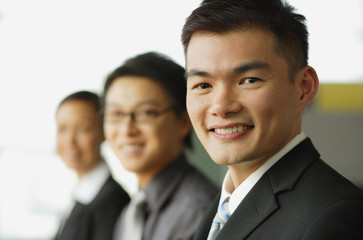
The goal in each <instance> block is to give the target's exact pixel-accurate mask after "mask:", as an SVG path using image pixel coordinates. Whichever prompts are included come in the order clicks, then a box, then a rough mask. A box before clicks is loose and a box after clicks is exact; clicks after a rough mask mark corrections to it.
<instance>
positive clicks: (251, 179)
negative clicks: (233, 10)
mask: <svg viewBox="0 0 363 240" xmlns="http://www.w3.org/2000/svg"><path fill="white" fill-rule="evenodd" d="M305 138H306V136H305V134H304V132H301V133H300V134H298V135H297V136H295V137H294V138H293V139H292V140H291V141H290V142H289V143H288V144H286V145H285V147H283V148H282V149H281V150H280V151H279V152H277V153H276V154H275V155H273V156H272V157H271V158H270V159H268V160H267V161H266V162H265V163H264V164H263V165H261V166H260V167H259V168H258V169H257V170H256V171H254V172H253V173H252V174H251V175H250V176H248V177H247V178H246V180H244V181H243V182H242V183H241V184H240V185H239V186H238V187H237V188H236V189H235V190H234V191H233V192H229V191H228V189H233V185H232V180H231V177H230V171H229V170H228V171H227V173H226V176H225V177H224V180H223V185H222V190H221V198H220V200H219V205H218V207H220V206H221V204H222V203H223V201H224V200H225V199H226V198H227V197H229V198H230V199H229V203H228V210H229V213H230V215H232V214H233V212H234V211H235V210H236V208H237V207H238V205H239V204H240V203H241V202H242V200H243V199H244V198H245V196H246V195H247V194H248V193H249V191H250V190H251V189H252V188H253V186H255V184H256V183H257V182H258V180H259V179H260V178H261V177H262V175H263V174H264V173H265V172H266V171H267V170H268V169H269V168H270V167H272V166H273V165H274V164H275V163H276V162H277V161H279V160H280V159H281V158H282V157H283V156H284V155H285V154H286V153H288V152H289V151H290V150H291V149H293V148H294V147H295V146H296V145H298V144H299V143H300V142H302V141H303V140H304V139H305Z"/></svg>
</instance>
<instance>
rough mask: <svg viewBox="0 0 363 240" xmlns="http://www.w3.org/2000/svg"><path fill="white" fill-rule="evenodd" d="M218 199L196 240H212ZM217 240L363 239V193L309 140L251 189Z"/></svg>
mask: <svg viewBox="0 0 363 240" xmlns="http://www.w3.org/2000/svg"><path fill="white" fill-rule="evenodd" d="M218 201H219V197H218V198H217V199H215V201H214V203H213V204H212V205H213V206H212V208H211V209H210V211H209V212H208V214H207V215H206V216H205V218H204V220H203V221H202V223H201V224H200V226H199V231H198V233H197V235H196V237H195V238H194V239H195V240H202V239H203V240H205V239H207V236H208V233H209V229H210V226H211V223H212V220H213V218H214V215H215V213H216V211H217V207H218ZM217 239H224V240H234V239H250V240H252V239H259V240H265V239H268V240H285V239H286V240H293V239H302V240H307V239H318V240H324V239H326V240H332V239H339V240H342V239H360V240H361V239H363V193H362V191H361V190H359V189H358V188H357V187H355V186H354V185H353V184H352V183H351V182H349V181H348V180H347V179H345V178H344V177H342V176H341V175H340V174H339V173H337V172H336V171H335V170H333V169H332V168H331V167H329V166H328V165H327V164H325V163H324V162H323V161H322V160H321V159H320V156H319V153H318V152H317V151H316V149H315V148H314V146H313V144H312V143H311V141H310V139H305V140H304V141H303V142H301V143H300V144H299V145H297V146H296V147H295V148H294V149H292V150H291V151H290V152H289V153H287V154H286V155H285V156H284V157H282V158H281V159H280V160H279V161H278V162H277V163H276V164H275V165H274V166H272V167H271V168H270V169H269V170H268V171H267V172H266V173H265V174H264V175H263V176H262V177H261V179H260V180H259V181H258V182H257V183H256V185H255V186H254V187H253V188H252V189H251V191H250V192H249V193H248V195H247V196H246V197H245V199H244V200H243V201H242V202H241V203H240V204H239V206H238V207H237V209H236V210H235V212H234V213H233V214H232V216H231V217H230V218H229V220H228V221H227V223H226V224H225V225H224V227H223V229H222V230H221V231H220V233H219V235H218V236H217Z"/></svg>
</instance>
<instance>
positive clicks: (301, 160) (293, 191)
mask: <svg viewBox="0 0 363 240" xmlns="http://www.w3.org/2000/svg"><path fill="white" fill-rule="evenodd" d="M182 42H183V45H184V50H185V56H186V70H187V73H186V76H187V109H188V113H189V116H190V118H191V121H192V124H193V127H194V129H195V131H196V133H197V135H198V137H199V139H200V141H201V142H202V144H203V146H204V147H205V148H206V150H207V152H208V153H209V155H210V156H211V158H212V159H213V161H214V162H216V163H217V164H220V165H227V166H228V168H229V171H228V172H227V174H226V176H225V179H224V182H223V187H222V191H221V194H220V196H219V198H218V199H216V201H215V202H214V205H213V208H212V209H211V211H210V212H209V213H208V214H207V216H206V218H205V220H204V221H203V222H202V224H201V226H200V230H199V232H198V233H197V236H196V238H195V239H198V240H199V239H228V240H231V239H270V240H271V239H276V240H277V239H278V240H281V239H289V240H290V239H329V240H331V239H363V227H362V226H363V195H362V192H361V191H360V190H359V189H358V188H357V187H355V186H354V185H353V184H352V183H351V182H349V181H348V180H347V179H345V178H344V177H342V176H341V175H340V174H338V173H337V172H336V171H335V170H333V169H332V168H331V167H329V166H328V165H327V164H326V163H324V162H323V161H322V160H321V159H320V155H319V153H318V151H317V150H316V149H315V148H314V146H313V144H312V142H311V140H310V139H309V138H307V137H306V136H305V134H304V132H303V131H302V112H303V110H304V109H305V108H306V107H307V106H308V105H309V104H310V103H311V101H312V99H313V98H314V97H315V95H316V93H317V90H318V85H319V80H318V76H317V74H316V72H315V70H314V68H312V67H311V66H309V65H308V31H307V29H306V25H305V17H304V16H302V15H300V14H298V13H296V12H295V9H294V8H293V7H292V6H291V5H289V4H288V3H286V2H285V1H284V2H281V1H279V0H276V1H271V0H205V1H204V2H202V3H201V5H200V6H199V7H198V8H197V9H196V10H194V11H193V12H192V14H191V15H190V16H189V17H188V19H187V20H186V23H185V25H184V28H183V33H182Z"/></svg>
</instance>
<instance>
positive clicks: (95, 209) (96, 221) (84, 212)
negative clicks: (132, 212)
mask: <svg viewBox="0 0 363 240" xmlns="http://www.w3.org/2000/svg"><path fill="white" fill-rule="evenodd" d="M129 200H130V198H129V196H128V194H127V193H126V192H125V191H124V189H123V188H121V186H120V185H119V184H118V183H117V182H116V181H115V180H114V179H113V178H112V177H111V176H110V177H109V178H108V179H107V181H106V183H105V184H104V185H103V186H102V188H101V190H100V192H99V193H98V194H97V196H96V198H95V199H94V200H93V201H92V202H91V203H90V204H88V205H83V204H81V203H78V202H77V203H76V205H75V206H74V208H73V209H72V212H71V214H70V216H69V217H68V219H67V221H66V222H65V225H64V227H63V229H62V231H61V232H59V233H58V234H57V236H56V237H55V240H111V239H112V234H113V229H114V226H115V223H116V220H117V218H118V215H119V214H120V212H121V210H122V209H123V208H124V206H126V205H127V203H128V202H129Z"/></svg>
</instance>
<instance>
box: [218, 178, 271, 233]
mask: <svg viewBox="0 0 363 240" xmlns="http://www.w3.org/2000/svg"><path fill="white" fill-rule="evenodd" d="M277 208H278V205H277V203H276V200H275V196H274V193H273V190H272V188H271V184H270V182H269V179H268V178H267V177H263V178H261V179H260V181H259V182H258V184H256V185H255V187H254V188H253V191H252V192H250V194H248V195H247V196H246V197H245V199H244V200H243V201H242V202H241V203H240V205H239V206H238V208H237V209H236V210H235V212H234V213H233V214H232V216H231V217H230V218H229V220H228V221H227V223H226V225H224V227H223V228H222V230H221V232H220V233H219V234H218V237H217V239H230V240H233V239H245V238H246V237H247V236H248V235H249V234H250V233H251V232H252V231H253V230H254V229H255V228H256V227H257V226H258V225H259V224H260V223H261V222H263V221H264V220H265V219H266V218H267V217H268V216H269V215H271V214H272V213H273V212H274V211H275V210H276V209H277Z"/></svg>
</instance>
